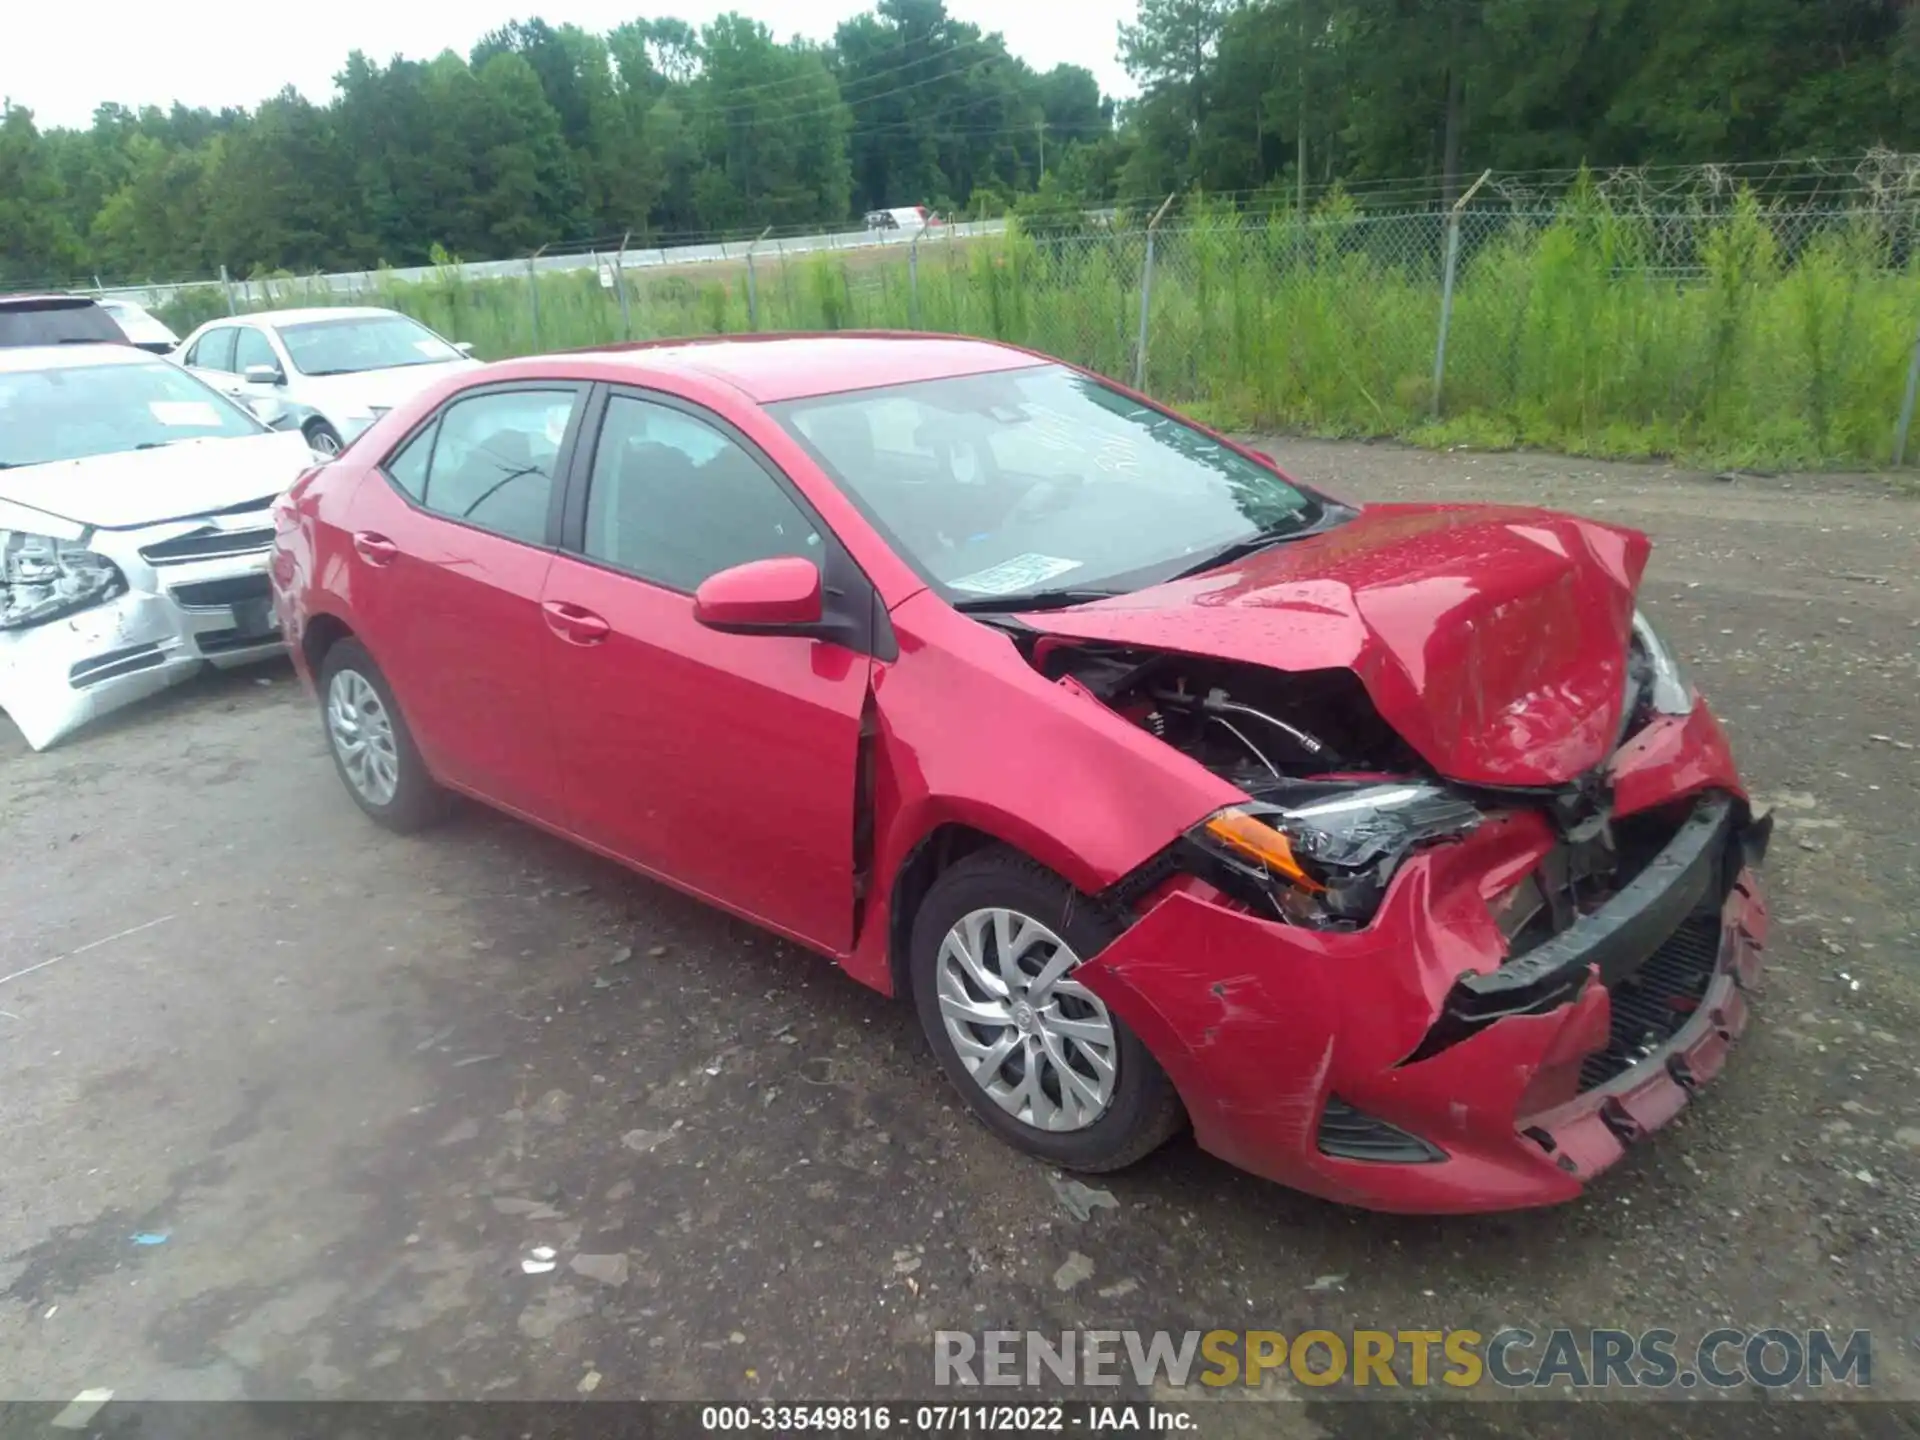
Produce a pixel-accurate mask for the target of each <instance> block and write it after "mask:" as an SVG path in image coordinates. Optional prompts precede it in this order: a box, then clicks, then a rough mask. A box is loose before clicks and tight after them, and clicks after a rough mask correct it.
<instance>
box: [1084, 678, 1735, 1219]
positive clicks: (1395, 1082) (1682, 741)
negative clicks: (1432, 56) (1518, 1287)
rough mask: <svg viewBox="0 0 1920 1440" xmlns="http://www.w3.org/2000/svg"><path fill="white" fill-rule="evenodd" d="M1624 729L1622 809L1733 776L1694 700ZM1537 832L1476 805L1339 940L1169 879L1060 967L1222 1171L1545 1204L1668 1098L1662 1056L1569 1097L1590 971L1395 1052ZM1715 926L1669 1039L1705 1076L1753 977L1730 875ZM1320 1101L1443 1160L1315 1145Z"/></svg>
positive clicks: (1597, 993) (1564, 1193) (1504, 1205)
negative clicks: (1375, 910) (1478, 810)
mask: <svg viewBox="0 0 1920 1440" xmlns="http://www.w3.org/2000/svg"><path fill="white" fill-rule="evenodd" d="M1638 742H1639V743H1636V744H1632V745H1629V746H1628V747H1626V748H1625V749H1623V750H1622V751H1621V752H1620V754H1619V756H1618V757H1617V759H1616V761H1615V764H1614V774H1613V780H1614V785H1615V792H1616V795H1618V796H1622V797H1625V800H1624V802H1623V803H1624V804H1626V805H1630V806H1631V807H1632V808H1633V809H1635V810H1640V809H1646V808H1651V807H1653V806H1656V805H1661V804H1665V803H1667V802H1670V801H1674V800H1677V799H1683V798H1685V797H1687V796H1689V795H1692V794H1696V793H1698V792H1699V791H1700V790H1701V789H1702V788H1728V789H1736V790H1737V782H1736V781H1734V780H1733V778H1732V762H1731V758H1730V756H1729V755H1728V754H1727V750H1726V744H1725V739H1724V737H1723V736H1722V735H1721V734H1720V731H1719V729H1718V727H1717V726H1715V725H1714V724H1713V723H1712V718H1711V716H1710V715H1708V714H1707V713H1706V711H1705V708H1704V706H1701V707H1698V708H1696V710H1695V711H1694V712H1693V714H1692V715H1689V716H1685V717H1671V718H1666V719H1661V720H1658V721H1656V722H1654V724H1653V725H1651V726H1650V727H1648V730H1647V731H1646V732H1644V733H1643V734H1642V735H1641V736H1640V737H1638ZM1552 843H1553V835H1552V832H1551V829H1550V827H1549V826H1548V824H1547V822H1546V820H1545V819H1544V818H1543V817H1542V816H1541V815H1540V814H1539V813H1538V812H1534V811H1519V812H1515V813H1512V814H1510V815H1507V816H1503V817H1498V818H1494V819H1490V820H1489V821H1488V822H1487V823H1486V824H1484V825H1482V826H1481V827H1480V828H1479V829H1478V830H1477V831H1476V832H1475V833H1474V834H1472V835H1471V836H1468V837H1467V838H1466V839H1464V840H1462V841H1458V842H1454V843H1450V844H1446V845H1442V846H1439V847H1436V848H1434V849H1430V850H1427V851H1424V852H1422V853H1421V854H1419V855H1416V856H1415V857H1413V858H1412V859H1411V860H1409V861H1408V862H1407V863H1406V864H1405V865H1403V866H1402V868H1401V870H1400V872H1399V873H1398V874H1397V875H1396V876H1395V878H1394V880H1393V883H1392V885H1391V886H1390V887H1389V889H1388V893H1387V896H1386V898H1385V900H1384V901H1383V903H1382V907H1381V910H1380V912H1379V914H1378V915H1377V916H1376V918H1375V919H1374V921H1373V923H1372V924H1370V925H1369V926H1367V927H1366V928H1365V929H1364V930H1361V931H1357V932H1350V933H1330V932H1324V931H1316V930H1311V929H1306V928H1300V927H1292V926H1286V925H1282V924H1279V923H1276V922H1272V921H1268V920H1264V919H1261V918H1259V917H1258V916H1255V915H1252V914H1250V913H1247V912H1246V911H1245V910H1243V909H1240V908H1237V907H1234V906H1231V905H1229V904H1225V903H1222V901H1221V898H1220V897H1219V896H1217V895H1216V894H1214V893H1213V892H1211V891H1210V889H1209V888H1208V887H1206V886H1205V885H1203V884H1201V883H1200V882H1198V881H1182V882H1179V883H1177V884H1175V885H1173V886H1171V887H1169V888H1168V890H1167V891H1166V892H1164V893H1163V894H1162V895H1161V896H1159V897H1158V898H1157V900H1156V902H1155V903H1153V904H1151V906H1150V907H1149V908H1148V909H1147V911H1146V913H1145V914H1144V915H1143V916H1142V917H1141V918H1140V919H1139V921H1138V922H1137V923H1136V924H1135V925H1134V926H1133V928H1131V929H1130V930H1128V931H1127V933H1126V934H1124V935H1123V936H1121V938H1120V939H1119V940H1117V941H1116V942H1115V943H1114V944H1113V945H1111V946H1109V947H1108V948H1107V949H1106V950H1105V951H1103V952H1101V954H1099V955H1098V956H1096V957H1094V958H1093V959H1091V960H1089V961H1088V962H1087V963H1086V964H1084V965H1083V966H1082V967H1081V968H1080V970H1079V971H1077V972H1076V975H1077V978H1078V979H1080V980H1081V982H1082V983H1083V984H1085V985H1086V986H1087V988H1088V989H1090V990H1091V991H1093V992H1094V993H1095V994H1097V995H1099V996H1100V997H1101V998H1102V999H1103V1000H1104V1001H1105V1002H1106V1003H1107V1004H1108V1005H1109V1006H1110V1007H1111V1008H1112V1010H1113V1011H1114V1012H1115V1013H1116V1014H1117V1015H1118V1016H1119V1017H1120V1018H1121V1019H1122V1020H1124V1021H1125V1022H1126V1023H1127V1024H1128V1025H1129V1026H1130V1027H1131V1028H1132V1029H1133V1030H1134V1031H1135V1032H1136V1033H1137V1034H1138V1035H1139V1036H1140V1038H1141V1040H1142V1041H1143V1043H1145V1044H1146V1046H1147V1048H1148V1049H1149V1050H1150V1051H1151V1052H1152V1053H1153V1054H1154V1056H1155V1057H1156V1058H1157V1059H1158V1060H1159V1061H1160V1063H1161V1064H1162V1066H1163V1067H1164V1068H1165V1069H1166V1070H1167V1072H1168V1075H1169V1076H1170V1078H1171V1079H1172V1080H1173V1082H1174V1084H1175V1087H1176V1088H1177V1089H1178V1090H1179V1092H1180V1095H1181V1097H1182V1099H1183V1101H1184V1102H1185V1104H1186V1107H1187V1110H1188V1113H1189V1115H1190V1116H1191V1117H1192V1120H1193V1125H1194V1131H1195V1135H1196V1138H1197V1139H1198V1140H1199V1142H1200V1144H1201V1145H1202V1146H1203V1147H1204V1148H1206V1149H1207V1150H1209V1151H1211V1152H1213V1153H1214V1154H1217V1155H1219V1156H1220V1157H1222V1158H1223V1159H1226V1160H1228V1161H1229V1162H1231V1163H1233V1164H1235V1165H1238V1166H1240V1167H1241V1168H1243V1169H1247V1170H1250V1171H1252V1172H1254V1173H1256V1174H1260V1175H1264V1176H1266V1177H1268V1178H1270V1179H1273V1180H1277V1181H1280V1182H1281V1183H1283V1184H1286V1185H1289V1186H1292V1187H1295V1188H1297V1189H1301V1190H1305V1191H1308V1192H1310V1193H1313V1194H1317V1195H1321V1196H1324V1197H1326V1198H1329V1199H1333V1200H1339V1201H1343V1202H1345V1203H1349V1204H1355V1205H1362V1206H1365V1207H1368V1208H1371V1209H1379V1210H1400V1211H1409V1212H1419V1213H1447V1212H1475V1211H1488V1210H1503V1209H1512V1208H1518V1207H1523V1206H1533V1205H1545V1204H1554V1203H1559V1202H1561V1201H1565V1200H1569V1199H1572V1198H1574V1197H1575V1196H1577V1195H1578V1194H1579V1193H1580V1191H1581V1189H1582V1188H1583V1186H1584V1184H1585V1182H1586V1181H1587V1180H1588V1179H1590V1178H1591V1177H1592V1176H1593V1175H1594V1174H1595V1173H1597V1172H1598V1171H1600V1170H1602V1169H1604V1168H1605V1167H1606V1166H1608V1165H1610V1164H1612V1163H1614V1162H1615V1161H1616V1160H1618V1159H1619V1158H1620V1155H1621V1154H1622V1153H1623V1152H1624V1148H1625V1147H1624V1142H1623V1141H1622V1139H1621V1138H1620V1137H1621V1136H1622V1135H1623V1134H1631V1135H1637V1134H1642V1133H1645V1132H1647V1131H1650V1130H1652V1129H1655V1128H1657V1127H1658V1126H1659V1125H1661V1124H1663V1123H1665V1122H1666V1121H1667V1120H1668V1119H1670V1118H1671V1117H1672V1115H1673V1114H1674V1113H1676V1112H1677V1111H1678V1110H1679V1109H1680V1108H1681V1107H1682V1106H1684V1105H1685V1104H1686V1102H1687V1099H1688V1093H1689V1092H1688V1089H1687V1087H1686V1086H1684V1085H1682V1084H1681V1083H1679V1082H1678V1081H1676V1079H1675V1078H1674V1077H1673V1075H1672V1074H1671V1073H1670V1071H1669V1069H1667V1068H1663V1066H1662V1065H1661V1064H1653V1065H1651V1066H1648V1065H1642V1066H1636V1067H1635V1068H1634V1069H1633V1070H1632V1071H1630V1072H1628V1074H1627V1075H1626V1076H1623V1077H1621V1079H1620V1080H1619V1081H1617V1082H1612V1083H1609V1084H1608V1085H1604V1086H1601V1087H1599V1089H1598V1090H1595V1091H1591V1092H1587V1093H1585V1094H1582V1093H1579V1092H1578V1077H1579V1072H1580V1067H1581V1063H1582V1061H1583V1060H1584V1059H1585V1058H1586V1056H1588V1055H1589V1054H1591V1053H1592V1052H1593V1051H1595V1050H1598V1049H1600V1048H1601V1047H1602V1046H1603V1045H1604V1044H1605V1042H1606V1039H1607V1030H1608V1022H1609V1015H1610V1004H1609V997H1608V994H1607V991H1606V990H1605V988H1604V987H1603V986H1601V985H1600V984H1598V983H1597V982H1595V981H1590V982H1589V983H1588V984H1587V985H1586V986H1585V988H1584V989H1582V990H1581V991H1580V992H1579V994H1578V995H1577V996H1576V997H1575V998H1574V999H1573V1000H1571V1001H1570V1002H1568V1003H1566V1004H1562V1005H1560V1006H1558V1007H1557V1008H1554V1009H1552V1010H1549V1011H1547V1012H1546V1013H1542V1014H1535V1015H1518V1016H1509V1017H1508V1018H1505V1019H1501V1020H1497V1021H1494V1022H1493V1023H1492V1024H1490V1025H1488V1026H1487V1027H1486V1028H1485V1029H1483V1030H1480V1031H1479V1032H1477V1033H1475V1034H1473V1035H1470V1036H1469V1037H1468V1038H1466V1039H1464V1040H1461V1041H1459V1042H1458V1043H1455V1044H1453V1045H1450V1046H1448V1047H1447V1048H1445V1049H1442V1050H1441V1051H1439V1052H1438V1053H1437V1054H1433V1055H1431V1056H1429V1057H1428V1058H1426V1059H1422V1060H1419V1061H1414V1062H1411V1063H1409V1059H1410V1057H1411V1055H1412V1054H1413V1053H1414V1052H1415V1051H1416V1049H1417V1047H1418V1046H1419V1044H1420V1042H1421V1040H1422V1038H1423V1037H1424V1036H1425V1035H1426V1034H1427V1032H1428V1031H1429V1029H1430V1028H1431V1027H1432V1025H1433V1024H1434V1022H1435V1020H1436V1019H1437V1018H1438V1016H1439V1014H1440V1012H1441V1007H1442V1004H1443V1001H1444V999H1445V997H1446V995H1447V993H1448V991H1449V990H1450V989H1451V987H1452V985H1453V983H1454V981H1455V980H1456V979H1458V978H1459V977H1460V976H1461V975H1463V974H1466V973H1468V972H1471V971H1478V972H1482V973H1485V972H1487V971H1491V970H1493V969H1495V968H1497V967H1498V966H1499V965H1500V964H1501V963H1502V961H1503V960H1504V958H1505V952H1506V942H1505V940H1504V939H1503V938H1502V936H1501V935H1500V933H1499V930H1498V927H1497V925H1496V924H1495V922H1494V919H1493V915H1492V912H1491V910H1490V909H1489V906H1488V904H1487V901H1488V900H1490V899H1492V898H1493V897H1494V896H1496V895H1498V894H1500V893H1502V892H1503V891H1504V889H1505V888H1506V887H1507V886H1508V885H1510V884H1512V883H1513V882H1514V881H1515V880H1517V879H1518V878H1519V877H1520V876H1522V875H1524V874H1526V873H1527V872H1528V871H1530V870H1531V869H1532V868H1533V867H1534V866H1535V865H1537V864H1538V862H1539V860H1540V858H1541V857H1542V856H1543V855H1544V854H1545V853H1546V851H1547V850H1548V849H1549V848H1550V846H1551V845H1552ZM1723 925H1724V938H1723V946H1724V947H1725V952H1724V961H1723V963H1724V966H1725V970H1724V973H1723V974H1721V975H1720V976H1718V977H1717V978H1716V980H1715V981H1714V982H1713V986H1712V988H1711V989H1710V991H1709V993H1708V996H1707V998H1706V1000H1705V1001H1703V1002H1702V1004H1701V1006H1700V1008H1699V1012H1698V1014H1697V1015H1696V1018H1695V1020H1694V1021H1693V1022H1690V1024H1689V1026H1688V1028H1687V1030H1686V1031H1684V1032H1683V1033H1682V1035H1681V1036H1680V1037H1678V1038H1677V1039H1676V1041H1675V1042H1674V1045H1673V1047H1672V1049H1673V1053H1674V1054H1675V1055H1677V1056H1679V1057H1680V1060H1681V1063H1682V1065H1683V1066H1684V1067H1686V1068H1687V1069H1688V1071H1689V1074H1690V1078H1691V1082H1692V1083H1701V1082H1704V1081H1705V1080H1707V1079H1710V1078H1711V1077H1712V1075H1713V1074H1714V1073H1716V1072H1717V1071H1718V1069H1719V1067H1720V1063H1721V1061H1722V1060H1723V1058H1724V1055H1725V1052H1726V1048H1727V1046H1728V1044H1730V1043H1731V1040H1732V1039H1733V1038H1734V1037H1735V1036H1737V1035H1738V1034H1739V1033H1740V1031H1741V1030H1742V1029H1743V1028H1744V1026H1745V1024H1746V1019H1747V1006H1746V1002H1745V999H1744V995H1743V993H1742V990H1743V987H1749V986H1751V985H1752V983H1754V982H1755V981H1756V980H1757V978H1758V972H1759V953H1760V949H1761V947H1762V946H1764V944H1765V942H1766V912H1765V906H1764V903H1763V901H1762V900H1761V897H1760V893H1759V888H1758V884H1757V881H1756V880H1755V878H1754V876H1753V875H1752V873H1751V872H1745V873H1743V874H1742V875H1741V877H1740V879H1739V881H1738V883H1737V884H1736V886H1735V889H1734V891H1733V893H1732V894H1731V895H1730V896H1729V897H1728V899H1727V901H1726V905H1725V907H1724V911H1723ZM1736 977H1737V979H1736ZM1336 1094H1337V1095H1338V1096H1339V1097H1340V1098H1341V1099H1342V1100H1344V1101H1345V1102H1347V1103H1348V1104H1350V1105H1353V1106H1356V1107H1358V1108H1359V1109H1360V1110H1362V1111H1365V1112H1367V1113H1368V1114H1371V1115H1375V1116H1378V1117H1379V1118H1381V1119H1384V1120H1386V1121H1388V1122H1390V1123H1393V1124H1396V1125H1399V1126H1401V1127H1402V1128H1404V1129H1407V1130H1409V1131H1411V1132H1412V1133H1414V1134H1416V1135H1419V1136H1421V1137H1422V1138H1424V1139H1427V1140H1429V1141H1431V1142H1433V1143H1434V1144H1437V1145H1439V1146H1440V1147H1441V1148H1442V1149H1443V1150H1444V1151H1445V1152H1446V1153H1447V1158H1446V1159H1445V1160H1443V1161H1440V1162H1437V1163H1430V1164H1377V1163H1369V1162H1365V1161H1356V1160H1347V1159H1340V1158H1335V1157H1332V1156H1329V1155H1326V1154H1323V1153H1321V1151H1320V1150H1319V1148H1318V1144H1317V1138H1316V1137H1317V1125H1318V1120H1319V1116H1320V1114H1321V1111H1322V1109H1323V1107H1324V1105H1325V1102H1326V1100H1327V1097H1328V1096H1329V1095H1336ZM1528 1130H1533V1131H1535V1132H1537V1133H1540V1134H1545V1135H1547V1136H1548V1137H1550V1139H1551V1140H1552V1142H1553V1147H1554V1148H1553V1149H1552V1150H1551V1151H1549V1150H1548V1149H1547V1148H1545V1147H1543V1145H1542V1144H1541V1143H1539V1142H1538V1140H1536V1139H1535V1138H1531V1137H1530V1136H1529V1135H1527V1134H1526V1133H1524V1132H1526V1131H1528Z"/></svg>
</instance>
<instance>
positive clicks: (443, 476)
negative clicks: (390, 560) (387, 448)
mask: <svg viewBox="0 0 1920 1440" xmlns="http://www.w3.org/2000/svg"><path fill="white" fill-rule="evenodd" d="M579 398H580V392H579V391H578V390H577V389H574V388H567V389H528V390H494V391H487V392H484V393H482V394H479V395H473V396H469V397H467V398H466V399H463V400H456V401H454V402H453V403H452V404H450V405H448V406H447V408H446V409H445V410H443V411H441V412H440V417H439V419H438V420H437V421H435V422H434V424H433V426H432V427H431V428H430V429H429V430H428V431H426V432H423V433H422V436H421V437H420V438H417V439H415V440H413V441H410V442H409V443H408V445H407V447H406V450H405V451H404V452H403V453H402V454H401V455H399V456H397V457H395V460H394V462H392V463H391V464H389V465H388V466H387V467H386V468H387V470H388V473H389V475H392V477H393V480H394V483H395V484H397V485H399V486H400V487H401V488H402V489H404V490H407V491H408V493H410V494H415V493H417V494H418V498H419V500H420V503H421V504H423V505H425V506H426V507H427V508H428V509H429V510H433V511H436V512H438V513H439V514H442V515H445V516H447V517H449V518H450V519H454V520H459V521H463V522H464V523H466V524H468V525H478V526H479V527H480V528H481V529H483V530H491V531H493V532H494V533H495V534H498V535H504V536H506V537H507V538H508V539H510V540H522V541H525V542H526V543H527V544H529V545H544V544H546V543H547V512H548V507H549V504H550V502H551V500H552V498H553V477H554V469H555V467H556V466H557V465H558V463H559V460H560V453H561V449H562V446H563V445H564V444H565V441H566V435H567V428H568V426H569V425H570V424H571V422H572V419H573V411H574V407H575V405H576V404H577V403H578V402H579ZM428 437H431V438H430V439H428ZM422 439H428V443H429V444H430V445H431V455H430V456H429V457H428V459H427V463H426V471H425V475H424V477H422V476H420V475H419V474H418V473H417V472H416V471H415V470H414V469H413V464H414V462H415V461H416V459H417V456H416V453H415V452H417V451H419V450H420V449H421V440H422ZM396 464H397V465H398V466H399V469H400V473H399V474H398V475H394V474H393V469H394V465H396ZM422 479H424V484H422V485H421V489H420V490H419V491H418V492H416V491H414V489H413V486H414V484H415V483H419V482H420V481H421V480H422Z"/></svg>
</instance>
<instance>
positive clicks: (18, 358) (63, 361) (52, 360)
mask: <svg viewBox="0 0 1920 1440" xmlns="http://www.w3.org/2000/svg"><path fill="white" fill-rule="evenodd" d="M167 363H168V362H167V361H165V360H162V359H161V358H160V357H159V356H158V355H150V354H148V353H147V352H146V351H145V350H138V349H135V348H134V347H133V346H131V345H124V344H115V343H113V342H111V341H105V340H102V341H97V342H95V341H89V342H87V343H85V344H73V345H15V346H11V347H9V346H0V372H4V373H8V374H11V373H14V372H16V371H21V370H77V369H80V368H82V367H84V366H88V365H165V364H167Z"/></svg>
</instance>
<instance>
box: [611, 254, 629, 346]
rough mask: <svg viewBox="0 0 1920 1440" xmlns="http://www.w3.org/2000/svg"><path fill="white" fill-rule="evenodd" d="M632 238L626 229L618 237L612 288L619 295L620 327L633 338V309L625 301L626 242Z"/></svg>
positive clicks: (627, 335)
mask: <svg viewBox="0 0 1920 1440" xmlns="http://www.w3.org/2000/svg"><path fill="white" fill-rule="evenodd" d="M631 239H633V232H632V231H631V230H629V231H627V233H626V234H624V235H622V236H621V237H620V253H619V254H618V255H615V256H614V257H613V288H614V289H615V290H616V291H617V292H618V293H619V296H620V328H621V330H622V331H623V332H625V334H626V337H627V339H629V340H631V339H633V309H632V307H631V306H630V305H629V304H628V303H627V242H628V241H629V240H631Z"/></svg>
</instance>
